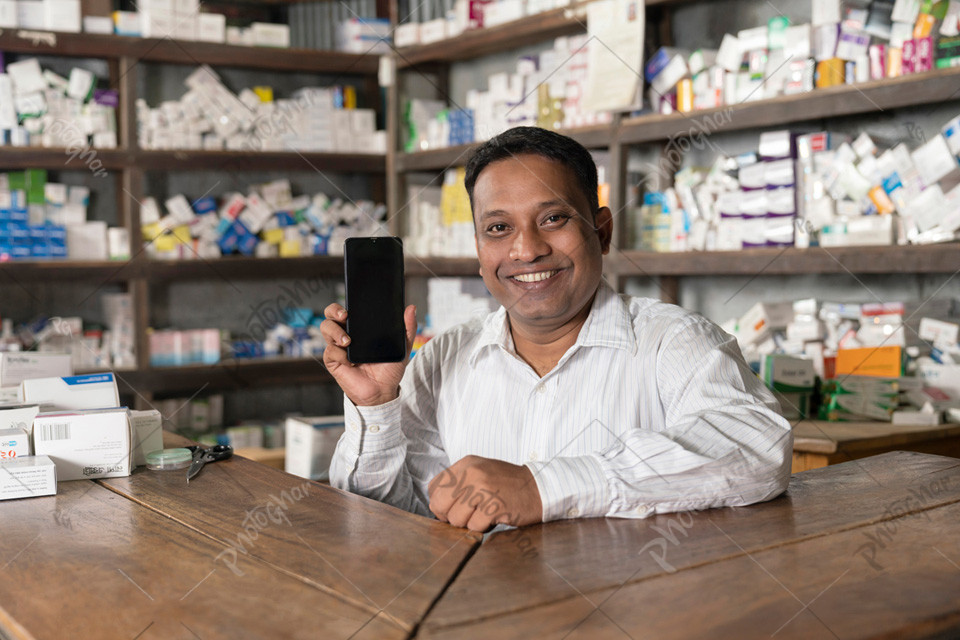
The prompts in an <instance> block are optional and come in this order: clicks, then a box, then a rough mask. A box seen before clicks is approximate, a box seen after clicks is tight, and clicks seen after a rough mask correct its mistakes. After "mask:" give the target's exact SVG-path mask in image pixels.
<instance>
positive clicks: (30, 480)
mask: <svg viewBox="0 0 960 640" xmlns="http://www.w3.org/2000/svg"><path fill="white" fill-rule="evenodd" d="M56 494H57V467H56V465H55V464H54V462H53V460H51V459H50V458H48V457H47V456H25V457H23V458H15V459H13V460H7V461H4V462H0V500H13V499H15V498H36V497H39V496H54V495H56Z"/></svg>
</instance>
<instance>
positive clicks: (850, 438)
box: [793, 420, 960, 454]
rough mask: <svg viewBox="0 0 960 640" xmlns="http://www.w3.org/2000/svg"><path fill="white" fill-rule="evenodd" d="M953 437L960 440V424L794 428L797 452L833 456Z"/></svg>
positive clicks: (803, 424) (805, 424) (824, 424)
mask: <svg viewBox="0 0 960 640" xmlns="http://www.w3.org/2000/svg"><path fill="white" fill-rule="evenodd" d="M953 438H960V424H942V425H939V426H936V427H929V426H909V425H895V424H891V423H889V422H824V421H820V420H818V421H804V422H800V423H798V424H797V425H796V426H794V427H793V450H794V451H804V452H810V453H828V454H829V453H837V452H838V451H840V450H844V451H848V452H850V451H856V450H858V449H869V450H873V449H877V448H879V447H888V448H890V449H894V448H901V447H903V446H909V445H911V444H913V443H916V442H926V441H929V440H941V439H943V440H945V439H953Z"/></svg>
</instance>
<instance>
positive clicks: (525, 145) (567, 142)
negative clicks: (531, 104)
mask: <svg viewBox="0 0 960 640" xmlns="http://www.w3.org/2000/svg"><path fill="white" fill-rule="evenodd" d="M524 154H527V155H537V156H543V157H544V158H547V159H549V160H554V161H556V162H559V163H560V164H562V165H564V166H566V167H568V168H569V169H570V170H571V171H573V174H574V175H575V176H576V177H577V182H578V183H579V185H580V189H581V190H582V191H583V195H585V196H586V197H587V203H588V204H589V205H590V213H591V214H592V215H593V216H594V217H596V215H597V211H598V210H599V209H600V203H599V200H598V198H597V165H596V163H595V162H594V161H593V156H591V155H590V152H589V151H587V149H586V148H585V147H584V146H583V145H582V144H580V143H579V142H577V141H576V140H574V139H573V138H568V137H567V136H564V135H560V134H559V133H555V132H553V131H550V130H548V129H541V128H540V127H514V128H513V129H508V130H507V131H504V132H503V133H501V134H500V135H498V136H496V137H494V138H491V139H490V140H487V141H486V142H484V143H483V144H481V145H480V146H479V147H477V150H476V151H475V152H474V153H473V156H472V157H471V158H470V161H469V162H468V163H467V175H466V180H465V185H466V187H467V195H468V196H470V208H471V209H473V188H474V187H475V186H476V184H477V178H479V177H480V173H481V172H483V170H484V169H486V168H487V165H489V164H490V163H492V162H497V161H498V160H506V159H507V158H512V157H514V156H519V155H524Z"/></svg>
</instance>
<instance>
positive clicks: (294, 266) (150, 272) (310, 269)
mask: <svg viewBox="0 0 960 640" xmlns="http://www.w3.org/2000/svg"><path fill="white" fill-rule="evenodd" d="M479 269H480V263H479V262H478V261H477V259H476V258H474V257H469V258H422V257H417V256H411V255H407V256H406V257H405V258H404V265H403V271H404V275H406V276H410V277H418V278H428V277H434V276H440V277H455V276H476V275H477V274H478V270H479ZM142 270H143V271H144V272H145V274H146V277H147V279H148V280H150V281H151V282H154V283H162V282H173V281H178V282H179V281H182V280H217V279H219V280H223V281H225V282H231V281H233V280H252V279H277V278H280V279H284V278H287V279H294V280H304V279H306V280H310V279H317V278H320V279H326V278H329V279H339V280H342V279H343V257H342V256H309V257H302V258H245V257H239V256H231V257H226V258H218V259H215V260H178V261H173V260H170V261H164V260H147V261H145V263H144V264H143V265H142Z"/></svg>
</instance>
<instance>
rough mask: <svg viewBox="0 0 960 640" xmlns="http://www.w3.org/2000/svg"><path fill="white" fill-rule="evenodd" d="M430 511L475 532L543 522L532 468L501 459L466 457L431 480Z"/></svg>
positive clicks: (444, 519) (541, 506)
mask: <svg viewBox="0 0 960 640" xmlns="http://www.w3.org/2000/svg"><path fill="white" fill-rule="evenodd" d="M427 490H428V492H429V494H430V511H432V512H433V513H434V515H436V516H437V518H438V519H440V520H443V521H444V522H449V523H450V524H452V525H453V526H455V527H466V528H468V529H471V530H473V531H487V530H489V529H490V528H492V527H493V526H495V525H498V524H510V525H514V526H517V527H521V526H523V525H527V524H534V523H536V522H540V521H542V520H543V505H542V504H541V502H540V491H539V490H538V489H537V483H536V481H534V479H533V474H532V473H531V472H530V469H528V468H527V467H524V466H521V465H515V464H510V463H509V462H503V461H502V460H493V459H490V458H482V457H480V456H467V457H465V458H463V459H461V460H458V461H457V462H456V463H454V464H453V465H451V466H450V467H448V468H447V469H444V470H443V471H441V472H440V473H439V474H437V476H436V477H435V478H434V479H433V480H431V481H430V486H429V487H428V489H427Z"/></svg>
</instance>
